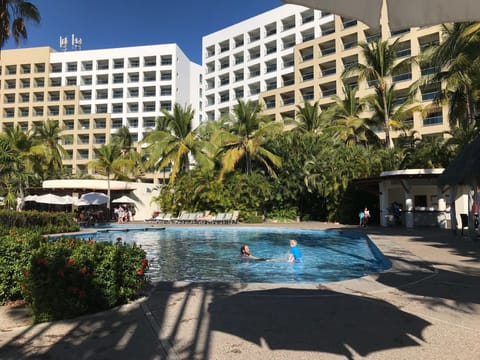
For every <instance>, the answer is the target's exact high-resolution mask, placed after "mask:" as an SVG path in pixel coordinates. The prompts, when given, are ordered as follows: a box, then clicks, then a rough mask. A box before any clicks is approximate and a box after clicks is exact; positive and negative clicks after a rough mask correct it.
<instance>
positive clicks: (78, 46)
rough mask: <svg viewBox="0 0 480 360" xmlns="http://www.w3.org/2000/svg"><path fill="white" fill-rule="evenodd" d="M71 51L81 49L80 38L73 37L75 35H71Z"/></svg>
mask: <svg viewBox="0 0 480 360" xmlns="http://www.w3.org/2000/svg"><path fill="white" fill-rule="evenodd" d="M72 49H73V50H81V49H82V38H79V37H75V34H72Z"/></svg>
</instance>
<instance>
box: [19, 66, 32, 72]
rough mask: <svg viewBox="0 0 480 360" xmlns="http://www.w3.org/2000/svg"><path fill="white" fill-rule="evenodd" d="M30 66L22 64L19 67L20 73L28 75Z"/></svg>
mask: <svg viewBox="0 0 480 360" xmlns="http://www.w3.org/2000/svg"><path fill="white" fill-rule="evenodd" d="M30 72H31V70H30V64H22V65H20V73H21V74H30Z"/></svg>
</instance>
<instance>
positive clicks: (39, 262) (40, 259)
mask: <svg viewBox="0 0 480 360" xmlns="http://www.w3.org/2000/svg"><path fill="white" fill-rule="evenodd" d="M47 263H48V260H47V259H45V258H38V259H37V265H47Z"/></svg>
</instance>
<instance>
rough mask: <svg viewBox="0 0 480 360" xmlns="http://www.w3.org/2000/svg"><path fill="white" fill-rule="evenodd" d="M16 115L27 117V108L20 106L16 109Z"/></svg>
mask: <svg viewBox="0 0 480 360" xmlns="http://www.w3.org/2000/svg"><path fill="white" fill-rule="evenodd" d="M18 115H19V116H20V117H27V116H28V108H20V109H18Z"/></svg>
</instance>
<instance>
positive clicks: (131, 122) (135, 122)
mask: <svg viewBox="0 0 480 360" xmlns="http://www.w3.org/2000/svg"><path fill="white" fill-rule="evenodd" d="M127 122H128V126H130V127H132V128H138V118H128V119H127Z"/></svg>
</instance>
